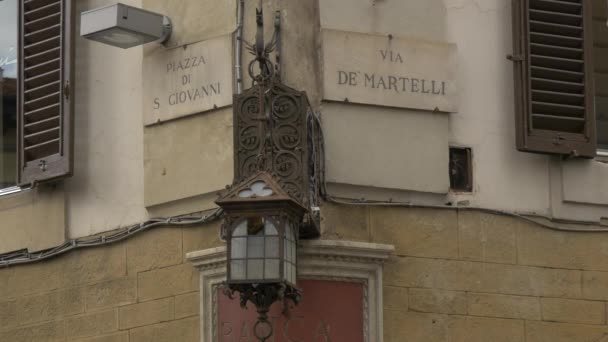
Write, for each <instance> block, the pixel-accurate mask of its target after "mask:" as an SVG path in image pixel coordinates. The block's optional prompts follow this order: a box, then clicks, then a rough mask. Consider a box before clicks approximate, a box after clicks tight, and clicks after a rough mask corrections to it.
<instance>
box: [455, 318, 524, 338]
mask: <svg viewBox="0 0 608 342" xmlns="http://www.w3.org/2000/svg"><path fill="white" fill-rule="evenodd" d="M448 329H449V336H450V338H449V340H448V341H450V342H489V341H492V342H524V341H526V340H525V339H524V322H523V321H520V320H513V319H498V318H482V317H459V316H451V317H450V319H449V321H448Z"/></svg>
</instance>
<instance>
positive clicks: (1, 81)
mask: <svg viewBox="0 0 608 342" xmlns="http://www.w3.org/2000/svg"><path fill="white" fill-rule="evenodd" d="M17 3H18V0H2V1H0V100H1V102H0V188H6V187H9V186H13V185H15V184H16V182H17V175H16V170H17V165H16V162H17V84H18V82H17V70H18V69H17V48H18V47H17Z"/></svg>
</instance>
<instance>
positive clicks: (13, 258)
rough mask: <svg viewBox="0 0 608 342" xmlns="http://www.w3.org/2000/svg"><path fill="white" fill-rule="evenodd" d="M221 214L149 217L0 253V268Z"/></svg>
mask: <svg viewBox="0 0 608 342" xmlns="http://www.w3.org/2000/svg"><path fill="white" fill-rule="evenodd" d="M221 216H222V210H221V209H219V208H218V209H214V210H213V211H212V212H211V213H210V214H208V215H200V216H194V215H184V216H173V217H168V218H156V219H150V220H148V221H145V222H142V223H139V224H134V225H132V226H129V227H126V228H122V229H120V230H118V231H114V232H109V233H106V234H102V235H97V236H93V237H83V238H78V239H71V240H67V241H66V242H64V243H63V244H62V245H60V246H57V247H54V248H50V249H46V250H43V251H39V252H35V253H29V252H27V251H26V250H23V251H17V252H10V253H6V254H0V268H2V267H8V266H12V265H19V264H27V263H31V262H35V261H42V260H46V259H49V258H52V257H54V256H58V255H60V254H63V253H67V252H69V251H72V250H75V249H79V248H84V247H96V246H102V245H107V244H111V243H115V242H118V241H122V240H125V239H127V238H130V237H131V236H133V235H135V234H137V233H139V232H143V231H145V230H149V229H152V228H155V227H159V226H189V225H195V224H204V223H208V222H211V221H214V220H216V219H218V218H220V217H221Z"/></svg>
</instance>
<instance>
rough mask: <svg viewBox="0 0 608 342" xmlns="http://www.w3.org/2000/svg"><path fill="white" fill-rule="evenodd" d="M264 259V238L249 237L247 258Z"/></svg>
mask: <svg viewBox="0 0 608 342" xmlns="http://www.w3.org/2000/svg"><path fill="white" fill-rule="evenodd" d="M263 257H264V237H263V236H261V237H257V236H255V237H252V236H250V237H248V238H247V258H248V259H251V258H263Z"/></svg>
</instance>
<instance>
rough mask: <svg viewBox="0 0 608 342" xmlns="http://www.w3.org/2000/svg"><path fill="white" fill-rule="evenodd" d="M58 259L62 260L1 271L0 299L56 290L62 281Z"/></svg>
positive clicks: (56, 259)
mask: <svg viewBox="0 0 608 342" xmlns="http://www.w3.org/2000/svg"><path fill="white" fill-rule="evenodd" d="M65 257H67V256H64V258H65ZM60 259H62V258H61V257H60V258H55V259H54V260H47V261H42V262H36V263H33V264H27V265H22V266H19V267H10V268H5V269H1V270H0V285H2V286H1V287H0V299H3V298H15V297H19V296H24V295H29V294H35V293H42V292H49V291H53V290H56V289H58V288H59V287H60V286H61V283H62V281H63V279H62V274H61V272H60V266H61V261H60ZM40 279H44V281H40Z"/></svg>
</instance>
